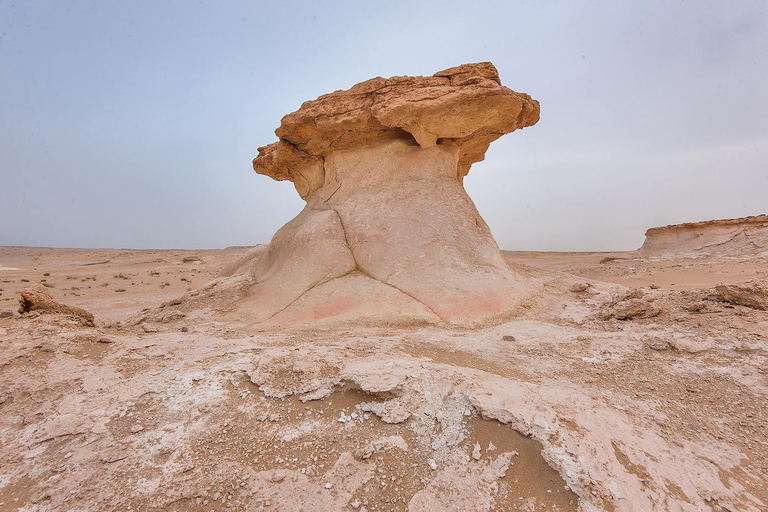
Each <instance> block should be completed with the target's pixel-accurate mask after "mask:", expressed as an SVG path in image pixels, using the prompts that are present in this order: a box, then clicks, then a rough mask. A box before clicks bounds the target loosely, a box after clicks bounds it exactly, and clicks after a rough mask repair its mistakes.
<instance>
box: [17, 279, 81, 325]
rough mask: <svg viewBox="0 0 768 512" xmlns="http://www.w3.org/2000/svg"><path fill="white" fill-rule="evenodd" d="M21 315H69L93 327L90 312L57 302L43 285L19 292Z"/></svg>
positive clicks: (36, 285)
mask: <svg viewBox="0 0 768 512" xmlns="http://www.w3.org/2000/svg"><path fill="white" fill-rule="evenodd" d="M19 313H22V314H24V313H38V314H45V313H48V314H60V315H68V316H71V317H74V318H76V319H77V320H78V321H80V322H81V323H83V324H84V325H93V315H92V314H91V313H90V312H88V311H86V310H84V309H82V308H76V307H74V306H68V305H66V304H62V303H60V302H57V301H56V300H54V298H53V296H52V295H51V293H50V292H49V291H48V289H47V288H46V287H45V286H43V285H41V284H35V285H32V286H31V287H30V288H27V289H24V290H21V291H20V292H19Z"/></svg>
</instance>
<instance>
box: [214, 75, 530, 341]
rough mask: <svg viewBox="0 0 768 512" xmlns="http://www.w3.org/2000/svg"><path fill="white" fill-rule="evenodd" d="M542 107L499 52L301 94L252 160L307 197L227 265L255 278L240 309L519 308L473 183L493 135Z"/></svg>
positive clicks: (384, 318) (519, 294)
mask: <svg viewBox="0 0 768 512" xmlns="http://www.w3.org/2000/svg"><path fill="white" fill-rule="evenodd" d="M538 116H539V105H538V102H536V101H534V100H532V99H531V98H530V96H528V95H526V94H521V93H516V92H514V91H511V90H509V89H507V88H506V87H503V86H502V85H501V83H500V81H499V77H498V74H497V72H496V69H495V68H494V67H493V65H492V64H490V63H481V64H469V65H464V66H459V67H457V68H452V69H449V70H445V71H442V72H440V73H436V74H435V75H434V76H432V77H395V78H390V79H387V80H385V79H382V78H374V79H372V80H368V81H366V82H363V83H361V84H358V85H356V86H354V87H352V88H351V89H349V90H347V91H337V92H334V93H332V94H328V95H325V96H321V97H320V98H318V99H317V100H315V101H310V102H307V103H304V105H302V107H301V108H300V109H299V110H298V111H297V112H294V113H292V114H289V115H287V116H286V117H285V118H283V121H282V123H281V125H280V128H278V129H277V130H276V132H275V133H276V134H277V135H278V137H279V138H280V140H279V141H278V142H276V143H274V144H271V145H269V146H265V147H262V148H259V156H258V157H257V158H256V159H255V160H254V162H253V166H254V169H255V170H256V172H258V173H260V174H264V175H267V176H270V177H272V178H274V179H277V180H290V181H292V182H293V183H294V185H295V187H296V190H297V191H298V193H299V194H300V195H301V197H302V198H303V199H305V200H306V202H307V205H306V207H305V208H304V210H303V211H302V212H301V213H300V214H299V215H298V216H297V217H296V218H295V219H293V220H292V221H290V222H289V223H288V224H286V225H285V226H284V227H282V228H281V229H280V230H279V231H278V232H277V233H276V234H275V236H274V238H273V239H272V242H271V243H270V244H269V247H268V248H267V249H266V251H261V252H259V253H258V254H255V255H254V257H253V259H251V260H249V259H246V260H245V261H242V262H240V264H239V266H236V267H235V268H230V269H228V271H227V272H225V275H241V276H245V277H246V278H247V279H249V280H250V281H249V286H247V287H243V288H242V289H241V292H240V297H241V300H240V301H239V302H238V304H237V305H236V307H235V309H236V311H237V312H238V314H240V315H241V316H242V318H243V319H248V320H249V321H250V322H252V323H256V324H261V325H264V326H286V325H296V324H305V323H313V322H317V321H328V320H336V321H351V322H356V323H388V324H392V323H397V324H402V323H445V324H450V325H454V326H463V327H474V326H479V325H484V324H488V323H491V322H494V321H498V320H500V319H503V318H505V317H509V316H511V315H512V314H514V312H515V311H516V308H518V306H519V303H520V301H521V300H522V299H523V298H524V297H525V296H526V295H527V294H528V293H529V290H527V288H526V284H525V282H524V281H523V280H522V279H521V278H520V276H519V275H517V274H516V273H515V272H513V271H512V270H511V269H510V268H509V267H508V266H507V265H506V263H505V262H504V260H503V259H502V257H501V254H500V251H499V248H498V246H497V244H496V242H495V240H494V239H493V236H492V235H491V232H490V230H489V229H488V226H487V225H486V223H485V222H484V221H483V219H482V218H481V217H480V215H479V213H478V212H477V209H476V208H475V205H474V204H473V203H472V200H471V199H470V198H469V196H468V195H467V193H466V192H465V190H464V187H463V185H462V182H463V179H464V176H466V174H467V173H468V171H469V168H470V166H471V165H472V164H473V163H474V162H477V161H479V160H482V159H483V157H484V154H485V151H486V150H487V149H488V146H489V144H490V143H491V141H493V140H495V139H496V138H498V137H500V136H501V135H503V134H505V133H508V132H511V131H513V130H515V129H518V128H523V127H525V126H530V125H532V124H534V123H535V122H536V121H537V120H538ZM256 260H257V261H256Z"/></svg>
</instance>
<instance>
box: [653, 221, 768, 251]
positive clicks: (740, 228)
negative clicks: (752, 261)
mask: <svg viewBox="0 0 768 512" xmlns="http://www.w3.org/2000/svg"><path fill="white" fill-rule="evenodd" d="M640 250H641V251H642V252H643V253H645V254H665V255H678V256H685V255H695V256H707V255H720V256H724V255H733V256H743V255H750V256H755V255H757V256H761V255H762V256H766V255H768V215H754V216H751V217H741V218H737V219H718V220H709V221H702V222H687V223H684V224H673V225H669V226H663V227H658V228H650V229H649V230H648V231H646V232H645V242H644V243H643V246H642V247H641V248H640Z"/></svg>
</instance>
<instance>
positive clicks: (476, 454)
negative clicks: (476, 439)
mask: <svg viewBox="0 0 768 512" xmlns="http://www.w3.org/2000/svg"><path fill="white" fill-rule="evenodd" d="M481 456H482V455H481V448H480V443H475V449H474V450H472V458H473V459H475V460H480V457H481Z"/></svg>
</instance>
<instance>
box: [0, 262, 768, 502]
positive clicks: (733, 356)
mask: <svg viewBox="0 0 768 512" xmlns="http://www.w3.org/2000/svg"><path fill="white" fill-rule="evenodd" d="M245 251H246V249H245V248H231V249H226V250H218V251H129V250H64V249H45V248H13V247H5V248H0V510H3V511H5V510H156V509H159V510H179V511H181V510H184V511H188V510H191V511H203V510H205V511H207V510H221V511H223V510H232V511H236V510H253V511H255V510H307V511H310V510H368V511H372V510H410V511H422V510H424V511H426V510H522V511H532V510H561V511H565V510H585V511H586V510H731V511H737V510H738V511H742V510H746V511H758V510H766V509H768V488H767V487H766V485H768V426H767V425H768V423H767V422H768V410H767V408H766V396H767V394H768V360H767V359H766V356H767V355H768V353H767V351H766V346H767V344H768V312H766V311H761V310H758V309H754V308H750V307H746V306H742V305H738V304H732V303H728V302H724V301H722V300H720V299H719V298H718V297H717V295H716V294H714V293H713V288H712V287H713V286H715V285H717V284H720V283H738V282H744V281H747V280H749V279H754V280H756V281H757V282H762V283H766V282H768V261H766V260H765V258H763V259H760V258H756V257H743V258H739V257H727V258H726V257H721V258H718V257H707V258H688V259H686V258H675V259H670V258H654V257H648V256H643V255H641V254H640V253H635V252H632V253H533V252H525V253H520V252H518V253H512V252H505V253H504V256H505V258H506V259H507V260H508V261H510V262H514V263H519V264H524V265H528V266H531V267H538V268H541V269H545V270H546V271H547V272H548V274H547V275H548V276H549V277H548V280H547V282H546V285H545V288H546V289H547V294H543V295H542V296H541V297H540V298H538V299H536V300H534V301H532V303H531V304H530V313H529V314H527V315H524V316H522V317H520V318H518V319H516V320H514V321H510V322H508V323H505V324H503V325H499V326H495V327H491V328H487V329H482V330H476V331H462V330H448V329H440V328H435V327H429V328H420V329H410V330H406V329H385V328H376V329H374V328H350V329H345V330H320V329H303V330H301V329H293V330H285V331H274V332H260V331H251V330H248V329H245V328H241V327H238V326H237V325H232V324H224V323H222V322H221V321H219V319H217V318H216V316H215V315H211V317H210V318H207V319H205V321H200V320H199V319H195V320H194V321H189V320H187V319H186V318H184V317H183V316H182V317H180V318H176V319H174V320H173V321H171V322H168V323H167V324H163V323H160V324H142V325H130V324H128V323H126V322H125V320H126V319H127V318H129V317H130V316H131V315H134V314H136V313H138V312H140V311H141V310H142V309H144V308H153V307H157V306H158V305H160V304H161V303H163V302H165V301H168V300H171V299H173V298H175V297H178V296H179V295H181V294H183V293H184V292H186V291H188V290H191V289H196V288H198V287H200V286H202V285H203V284H204V283H206V282H207V281H209V280H210V279H211V278H212V277H214V276H215V275H216V274H217V272H218V271H219V270H220V269H221V268H222V267H223V266H224V265H225V264H226V263H228V262H231V261H234V260H235V259H237V258H238V257H239V256H241V255H242V254H243V253H244V252H245ZM601 261H603V263H601ZM574 276H576V277H574ZM575 281H576V282H583V283H584V284H585V285H589V286H584V287H583V288H586V289H585V290H583V291H571V289H570V287H571V285H572V283H573V282H575ZM35 283H42V284H44V285H45V286H47V287H48V289H49V291H50V292H51V294H52V295H53V296H54V297H55V298H56V300H59V301H61V302H63V303H66V304H69V305H72V306H77V307H80V308H84V309H86V310H88V311H90V312H92V313H93V314H94V316H95V318H96V325H95V327H87V326H83V325H81V324H80V323H79V322H77V321H76V320H74V319H71V318H68V317H65V316H61V315H35V314H27V315H23V316H21V315H18V314H17V313H16V312H15V311H16V309H17V308H18V292H19V291H20V290H21V289H23V288H25V287H28V286H30V285H32V284H35ZM652 285H653V286H652ZM627 311H629V313H627Z"/></svg>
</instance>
